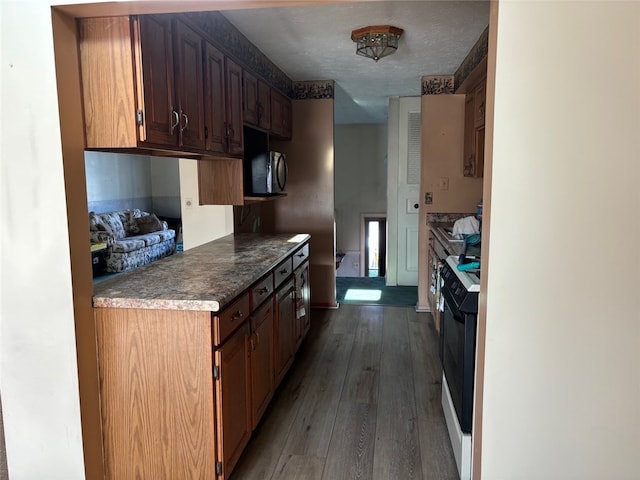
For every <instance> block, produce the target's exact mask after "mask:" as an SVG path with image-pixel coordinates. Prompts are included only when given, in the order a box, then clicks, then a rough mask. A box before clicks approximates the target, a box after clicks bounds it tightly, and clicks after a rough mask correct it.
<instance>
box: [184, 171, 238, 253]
mask: <svg viewBox="0 0 640 480" xmlns="http://www.w3.org/2000/svg"><path fill="white" fill-rule="evenodd" d="M180 192H181V197H182V232H183V245H184V250H189V249H190V248H193V247H197V246H198V245H202V244H203V243H207V242H210V241H211V240H215V239H216V238H220V237H224V236H225V235H228V234H230V233H233V207H232V206H228V205H198V163H197V161H196V160H189V159H184V158H181V159H180Z"/></svg>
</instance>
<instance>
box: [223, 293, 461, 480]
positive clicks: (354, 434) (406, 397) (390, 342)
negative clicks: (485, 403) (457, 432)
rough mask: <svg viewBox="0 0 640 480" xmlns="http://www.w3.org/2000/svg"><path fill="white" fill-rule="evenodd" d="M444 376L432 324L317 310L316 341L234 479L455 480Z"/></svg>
mask: <svg viewBox="0 0 640 480" xmlns="http://www.w3.org/2000/svg"><path fill="white" fill-rule="evenodd" d="M441 375H442V371H441V367H440V364H439V359H438V337H437V334H436V331H435V329H434V327H433V321H432V318H431V315H430V314H427V313H416V312H415V310H414V308H411V307H381V306H354V305H342V306H341V307H340V308H339V309H338V310H316V309H314V310H313V311H312V329H311V332H310V334H309V337H308V338H307V340H306V341H305V343H304V344H303V346H302V347H301V349H300V352H299V355H298V357H297V359H296V362H295V363H294V365H293V367H292V369H291V371H290V372H289V374H288V376H287V377H286V378H285V380H284V382H283V383H282V385H281V387H280V388H279V390H278V391H277V392H276V395H275V397H274V399H273V400H272V403H271V406H270V407H269V409H268V410H267V412H266V414H265V416H264V418H263V420H262V423H261V425H259V426H258V428H257V429H256V431H255V432H254V436H253V438H252V440H251V442H250V443H249V445H248V446H247V448H246V450H245V452H244V454H243V456H242V457H241V458H240V461H239V463H238V465H237V467H236V468H235V470H234V472H233V474H232V476H231V479H232V480H267V479H272V480H289V479H310V480H321V479H324V480H340V479H363V480H368V479H372V480H395V479H402V480H409V479H424V480H427V479H434V480H449V479H455V478H457V470H456V466H455V461H454V458H453V451H452V449H451V445H450V443H449V437H448V433H447V429H446V425H445V420H444V416H443V413H442V407H441V406H440V392H441V385H440V384H441Z"/></svg>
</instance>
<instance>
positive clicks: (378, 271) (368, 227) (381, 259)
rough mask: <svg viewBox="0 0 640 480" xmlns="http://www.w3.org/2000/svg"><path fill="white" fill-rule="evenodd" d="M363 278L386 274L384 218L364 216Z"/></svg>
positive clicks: (385, 221)
mask: <svg viewBox="0 0 640 480" xmlns="http://www.w3.org/2000/svg"><path fill="white" fill-rule="evenodd" d="M362 221H363V229H364V249H363V250H364V262H363V265H364V276H365V277H384V276H385V275H386V274H387V219H386V217H384V216H375V217H373V216H364V217H363V219H362Z"/></svg>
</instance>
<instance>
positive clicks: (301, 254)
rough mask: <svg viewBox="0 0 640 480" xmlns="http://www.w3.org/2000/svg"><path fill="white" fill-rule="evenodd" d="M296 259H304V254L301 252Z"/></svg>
mask: <svg viewBox="0 0 640 480" xmlns="http://www.w3.org/2000/svg"><path fill="white" fill-rule="evenodd" d="M296 257H300V258H302V257H304V253H302V252H300V253H299V254H298V255H296Z"/></svg>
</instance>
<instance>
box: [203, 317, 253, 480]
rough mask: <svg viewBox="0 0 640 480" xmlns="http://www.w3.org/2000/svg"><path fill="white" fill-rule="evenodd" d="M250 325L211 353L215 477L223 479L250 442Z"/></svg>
mask: <svg viewBox="0 0 640 480" xmlns="http://www.w3.org/2000/svg"><path fill="white" fill-rule="evenodd" d="M249 333H250V331H249V323H248V322H245V324H244V325H243V326H242V327H240V328H239V329H238V331H237V332H236V333H234V334H233V336H231V337H230V338H229V339H228V340H227V341H226V342H224V343H223V344H222V345H221V346H220V347H218V348H217V349H216V350H215V352H214V367H213V377H214V380H215V392H216V401H215V403H216V418H217V423H216V430H217V434H218V435H217V436H218V461H217V462H216V474H217V475H218V476H222V477H223V478H226V477H227V476H228V475H229V473H230V472H231V470H233V467H235V465H236V463H237V462H238V459H239V458H240V455H241V454H242V451H243V450H244V447H245V446H246V445H247V443H248V442H249V438H250V437H251V432H252V430H253V428H252V418H251V417H252V413H251V364H250V360H249V355H250V349H249Z"/></svg>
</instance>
